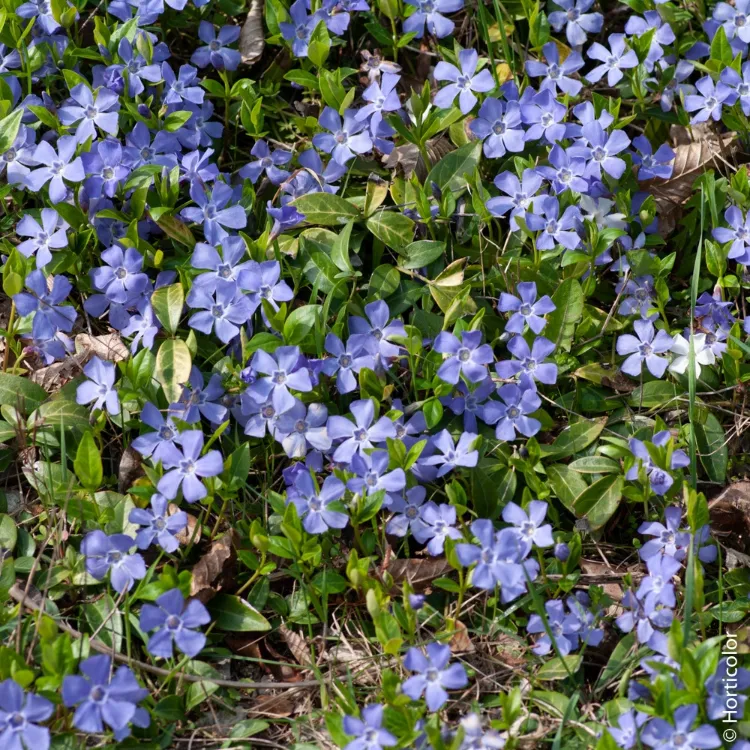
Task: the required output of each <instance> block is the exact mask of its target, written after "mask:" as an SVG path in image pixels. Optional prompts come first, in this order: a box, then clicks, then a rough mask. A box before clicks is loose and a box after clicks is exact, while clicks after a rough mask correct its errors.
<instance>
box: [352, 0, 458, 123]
mask: <svg viewBox="0 0 750 750" xmlns="http://www.w3.org/2000/svg"><path fill="white" fill-rule="evenodd" d="M462 1H463V0H462ZM400 80H401V76H399V75H396V74H395V73H384V74H383V76H382V78H381V79H380V81H373V82H372V83H371V84H370V85H369V86H368V87H367V88H366V89H365V90H364V91H363V92H362V99H363V100H364V101H365V102H367V104H365V105H364V106H362V107H360V108H359V109H358V110H357V113H356V115H355V116H354V117H355V119H356V120H358V121H367V120H369V121H370V133H371V134H372V135H373V136H376V135H377V134H378V132H379V129H380V126H381V124H382V123H383V115H384V114H388V113H389V112H397V111H398V110H399V109H401V100H400V99H399V98H398V91H396V84H397V83H398V82H399V81H400Z"/></svg>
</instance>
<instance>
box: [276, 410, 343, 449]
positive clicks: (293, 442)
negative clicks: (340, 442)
mask: <svg viewBox="0 0 750 750" xmlns="http://www.w3.org/2000/svg"><path fill="white" fill-rule="evenodd" d="M327 422H328V409H327V408H326V407H325V406H324V405H323V404H310V405H309V406H305V405H304V404H303V403H302V402H297V403H296V404H295V405H294V406H293V407H292V408H291V409H289V411H285V412H284V413H283V414H280V415H279V416H278V419H277V421H276V431H277V433H278V435H283V437H282V438H281V445H282V446H283V447H284V451H285V453H286V455H287V456H289V458H304V457H305V456H306V455H307V451H308V448H310V447H311V448H313V449H314V450H317V451H327V450H328V449H329V448H330V447H331V444H332V442H333V441H332V440H331V438H330V436H329V435H328V427H327Z"/></svg>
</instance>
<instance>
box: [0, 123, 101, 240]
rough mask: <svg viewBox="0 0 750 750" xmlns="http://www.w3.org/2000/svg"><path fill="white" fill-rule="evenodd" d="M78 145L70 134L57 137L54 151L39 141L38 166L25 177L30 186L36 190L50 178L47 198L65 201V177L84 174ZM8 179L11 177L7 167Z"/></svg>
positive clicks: (76, 178) (71, 178) (74, 179)
mask: <svg viewBox="0 0 750 750" xmlns="http://www.w3.org/2000/svg"><path fill="white" fill-rule="evenodd" d="M77 145H78V142H77V140H76V139H75V138H74V137H73V136H70V135H64V136H61V137H60V138H58V139H57V151H55V149H54V147H53V146H52V145H51V144H50V143H48V142H47V141H41V142H40V144H39V145H38V146H37V147H36V149H35V150H34V162H35V163H36V164H38V165H39V167H38V169H34V170H33V171H31V172H29V174H27V175H26V177H25V178H24V182H25V184H26V185H27V186H28V187H29V189H31V190H33V191H34V192H38V191H40V190H41V189H42V188H43V187H44V185H46V184H47V183H48V182H49V185H48V186H47V192H48V195H49V199H50V201H51V202H52V203H60V202H61V201H64V200H65V199H66V198H67V196H68V187H67V185H66V184H65V180H68V181H69V182H82V181H83V180H84V178H85V177H86V173H85V171H84V169H83V162H82V161H81V157H80V156H76V155H75V152H76V146H77ZM6 153H7V152H6ZM8 181H9V182H10V181H11V175H10V170H9V174H8ZM45 210H50V209H45ZM66 244H67V243H66Z"/></svg>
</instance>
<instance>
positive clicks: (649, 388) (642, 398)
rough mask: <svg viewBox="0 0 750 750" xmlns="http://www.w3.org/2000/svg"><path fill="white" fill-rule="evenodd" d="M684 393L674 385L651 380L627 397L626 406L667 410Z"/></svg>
mask: <svg viewBox="0 0 750 750" xmlns="http://www.w3.org/2000/svg"><path fill="white" fill-rule="evenodd" d="M684 393H685V391H684V390H683V389H682V388H680V387H678V386H677V385H675V384H674V383H667V382H664V381H662V380H653V381H651V382H650V383H644V384H643V386H642V387H639V388H636V389H635V390H634V391H633V392H632V393H631V394H630V396H628V405H629V406H635V407H636V408H643V409H650V408H652V407H654V406H662V407H664V408H667V407H668V406H669V405H670V403H671V402H672V401H674V399H675V398H678V397H679V396H682V395H684Z"/></svg>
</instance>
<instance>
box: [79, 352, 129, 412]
mask: <svg viewBox="0 0 750 750" xmlns="http://www.w3.org/2000/svg"><path fill="white" fill-rule="evenodd" d="M83 374H84V375H85V376H86V378H87V380H84V381H83V383H81V384H80V385H79V386H78V389H77V391H76V403H77V404H92V406H91V410H92V411H95V410H96V409H106V410H107V412H108V413H109V414H119V413H120V399H119V398H118V396H117V391H116V390H115V366H114V365H113V364H112V363H111V362H105V361H104V360H101V359H99V357H92V358H91V361H90V362H89V363H88V364H87V365H86V366H85V367H84V368H83Z"/></svg>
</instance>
